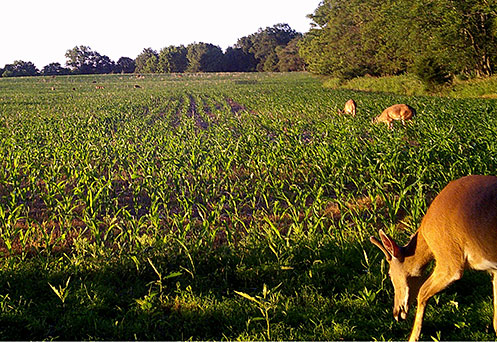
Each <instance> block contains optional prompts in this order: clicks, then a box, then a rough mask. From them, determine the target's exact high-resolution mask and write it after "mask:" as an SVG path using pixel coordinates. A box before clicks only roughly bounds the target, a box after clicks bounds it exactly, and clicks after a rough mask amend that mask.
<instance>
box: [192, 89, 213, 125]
mask: <svg viewBox="0 0 497 342" xmlns="http://www.w3.org/2000/svg"><path fill="white" fill-rule="evenodd" d="M188 98H189V99H190V107H189V109H188V112H187V115H188V116H189V117H193V118H194V119H195V125H196V126H197V127H198V128H200V129H207V128H209V123H207V122H206V121H205V120H204V118H203V117H202V116H201V115H200V114H199V113H198V111H197V104H196V103H195V99H194V98H193V96H192V95H188Z"/></svg>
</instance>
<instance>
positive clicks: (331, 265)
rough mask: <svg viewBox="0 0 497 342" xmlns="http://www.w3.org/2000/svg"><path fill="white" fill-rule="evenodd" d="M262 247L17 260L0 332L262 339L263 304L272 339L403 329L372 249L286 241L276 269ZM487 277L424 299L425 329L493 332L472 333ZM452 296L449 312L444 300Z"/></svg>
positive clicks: (22, 336) (382, 334)
mask: <svg viewBox="0 0 497 342" xmlns="http://www.w3.org/2000/svg"><path fill="white" fill-rule="evenodd" d="M363 245H364V248H365V250H366V254H367V255H369V258H365V256H364V252H363V247H362V246H363ZM271 253H272V252H271V251H270V250H269V249H268V248H247V249H237V250H232V249H228V248H217V249H213V250H205V251H202V252H201V251H198V252H195V253H191V254H190V257H191V258H192V259H191V260H190V259H189V258H187V257H186V256H184V255H174V256H171V255H168V254H167V253H165V252H162V253H155V254H154V253H153V252H152V253H150V254H148V255H136V256H134V257H133V258H129V259H126V260H124V259H119V260H103V259H100V260H99V259H94V260H90V259H88V260H85V261H84V262H82V263H81V264H79V265H78V266H75V265H74V264H73V263H71V262H70V259H69V258H67V257H60V256H59V257H51V258H42V257H37V258H33V259H30V260H27V261H24V262H18V263H16V264H15V265H13V266H11V267H3V270H2V271H1V272H0V339H2V340H43V339H62V340H81V339H99V340H131V339H138V340H185V339H194V340H222V339H231V340H233V339H245V340H246V339H252V340H254V339H266V338H267V335H266V334H265V331H266V324H267V322H265V321H264V320H263V319H262V318H261V317H262V315H261V311H260V307H261V306H262V305H268V306H267V308H269V309H268V312H269V326H270V334H271V335H270V338H271V339H281V340H338V339H346V340H352V339H359V340H364V339H365V340H369V339H372V338H377V339H385V338H387V339H404V338H406V336H407V335H408V333H409V330H410V326H411V324H412V317H411V316H412V313H411V315H410V318H409V320H408V321H407V322H403V323H400V324H399V323H396V322H394V321H393V319H392V316H391V307H392V301H393V298H392V292H393V291H392V288H391V285H390V283H389V280H388V279H386V278H385V277H386V275H385V274H382V273H381V272H380V260H381V259H382V255H380V254H379V253H381V252H380V251H376V249H375V248H374V246H369V244H367V243H359V242H357V243H348V244H346V245H339V244H337V243H335V242H333V241H329V242H327V243H324V244H321V245H320V247H319V248H313V246H312V245H310V244H308V243H301V244H295V245H294V246H293V247H292V248H291V249H290V250H289V251H288V254H287V258H286V260H285V263H284V264H282V263H281V260H279V261H276V260H275V258H274V257H271ZM368 260H369V261H368ZM192 261H193V263H192ZM368 262H369V263H370V264H368ZM152 265H153V266H152ZM192 265H194V267H192ZM488 280H489V279H488V277H485V276H481V275H479V273H476V274H475V273H473V272H472V273H470V274H468V276H465V277H464V278H463V279H462V280H461V281H459V282H458V283H456V284H455V285H454V286H452V287H451V288H450V289H449V290H447V291H446V293H445V294H442V295H440V300H439V304H436V303H435V302H434V301H433V300H432V301H430V306H432V307H433V308H431V309H430V308H429V309H428V312H427V316H426V329H424V330H423V333H424V335H423V336H424V337H425V338H428V337H429V336H435V335H436V333H437V331H439V330H440V329H442V332H443V333H442V336H443V337H444V338H450V339H460V338H465V339H467V338H471V337H475V336H476V337H478V338H492V337H493V335H492V334H493V332H492V329H490V330H489V331H481V330H482V324H481V323H480V322H481V321H486V320H488V323H491V317H485V318H483V317H481V315H482V313H485V314H486V313H487V311H488V309H487V305H490V306H491V301H490V302H489V303H486V302H488V300H489V296H490V295H491V289H490V287H489V281H488ZM264 284H266V285H267V288H268V289H269V291H273V294H274V297H271V299H270V300H269V299H266V300H263V293H262V289H263V286H264ZM50 285H52V286H50ZM54 289H55V290H54ZM235 291H239V292H243V293H247V294H249V295H250V296H252V297H254V298H259V299H260V302H261V303H262V304H261V305H256V304H254V303H253V302H251V301H249V300H247V299H246V298H243V297H242V296H240V295H238V294H236V293H235ZM454 298H455V299H454ZM454 300H459V303H460V306H459V307H458V308H457V310H455V309H454V308H452V307H453V306H454V305H453V304H450V303H451V301H454ZM475 301H476V303H475ZM482 302H483V304H482ZM447 303H448V304H447ZM442 304H445V305H442ZM451 305H452V307H451ZM482 305H483V307H482ZM440 308H442V309H440ZM473 308H475V312H474V313H471V309H473ZM438 310H442V311H441V312H440V311H438ZM430 311H431V313H430ZM433 312H436V313H437V315H438V314H440V317H442V316H443V319H444V322H445V323H444V325H441V326H437V327H435V326H434V323H435V324H436V325H438V323H436V322H438V321H437V318H436V317H434V315H433ZM463 320H464V321H463ZM461 322H463V323H461ZM454 324H459V326H461V324H463V325H465V326H466V327H470V328H471V329H470V332H473V330H477V331H474V332H473V333H474V334H471V333H470V332H468V329H459V330H458V329H455V328H454ZM484 325H485V324H484ZM483 330H485V329H483ZM487 330H488V329H487Z"/></svg>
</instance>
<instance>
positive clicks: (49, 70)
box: [41, 63, 71, 76]
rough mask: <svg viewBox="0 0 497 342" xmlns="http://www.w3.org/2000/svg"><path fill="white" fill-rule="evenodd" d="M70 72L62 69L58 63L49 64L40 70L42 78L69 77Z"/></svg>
mask: <svg viewBox="0 0 497 342" xmlns="http://www.w3.org/2000/svg"><path fill="white" fill-rule="evenodd" d="M70 73H71V70H70V69H68V68H64V67H63V66H62V65H60V63H50V64H48V65H45V66H44V67H43V69H42V70H41V74H42V75H43V76H55V75H69V74H70Z"/></svg>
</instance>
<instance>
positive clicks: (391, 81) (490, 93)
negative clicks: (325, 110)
mask: <svg viewBox="0 0 497 342" xmlns="http://www.w3.org/2000/svg"><path fill="white" fill-rule="evenodd" d="M323 84H324V86H325V87H326V88H331V89H350V90H358V91H367V92H383V93H392V94H399V95H407V96H429V95H436V96H443V97H451V98H490V99H495V98H497V76H493V77H488V78H475V79H470V80H461V79H456V80H454V82H453V83H452V84H450V85H447V86H442V87H440V88H439V89H437V90H427V89H426V87H425V86H424V85H423V82H421V81H420V80H419V79H417V78H416V77H415V76H411V75H400V76H385V77H369V76H365V77H357V78H353V79H351V80H347V81H340V80H339V79H336V78H329V79H326V80H324V82H323Z"/></svg>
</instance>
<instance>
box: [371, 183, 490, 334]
mask: <svg viewBox="0 0 497 342" xmlns="http://www.w3.org/2000/svg"><path fill="white" fill-rule="evenodd" d="M380 238H381V242H380V241H379V240H378V239H376V238H375V237H373V236H372V237H371V242H372V243H373V244H375V245H376V246H378V247H379V248H380V249H381V250H382V251H383V253H384V254H385V256H386V259H387V261H388V263H389V264H390V271H389V274H390V279H391V281H392V283H393V287H394V290H395V299H394V307H393V316H394V318H395V319H396V320H398V319H399V317H400V318H402V319H405V318H406V317H407V311H408V309H409V305H410V304H411V302H412V301H414V298H416V297H417V311H416V318H415V320H414V325H413V328H412V332H411V336H410V337H409V340H410V341H417V340H418V339H419V335H420V333H421V325H422V321H423V314H424V311H425V307H426V304H427V302H428V299H430V297H432V296H433V295H435V294H436V293H438V292H440V291H442V290H443V289H445V288H446V287H447V286H449V285H450V284H451V283H453V282H454V281H456V280H458V279H460V278H461V277H462V275H463V272H464V269H465V268H471V269H475V270H481V271H489V272H490V273H492V275H493V280H492V283H493V295H494V300H493V304H494V319H493V325H494V330H495V331H496V332H497V177H495V176H467V177H463V178H460V179H458V180H455V181H452V182H450V183H449V184H448V185H447V186H446V187H445V188H444V189H443V190H442V191H441V192H440V193H439V194H438V196H437V197H436V198H435V200H434V201H433V203H432V204H431V205H430V207H429V208H428V211H427V212H426V215H425V216H424V218H423V220H422V222H421V225H420V227H419V229H418V231H417V232H416V233H415V234H414V235H413V236H412V237H411V240H410V241H409V243H408V244H407V245H406V246H404V247H400V246H398V245H397V244H396V243H395V241H393V240H392V238H390V237H389V236H387V235H386V234H385V233H384V232H383V231H382V230H380ZM433 259H434V260H435V268H434V270H433V272H432V273H431V274H430V276H428V277H425V276H423V270H424V269H425V267H426V266H427V265H428V263H429V262H430V261H431V260H433Z"/></svg>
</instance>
